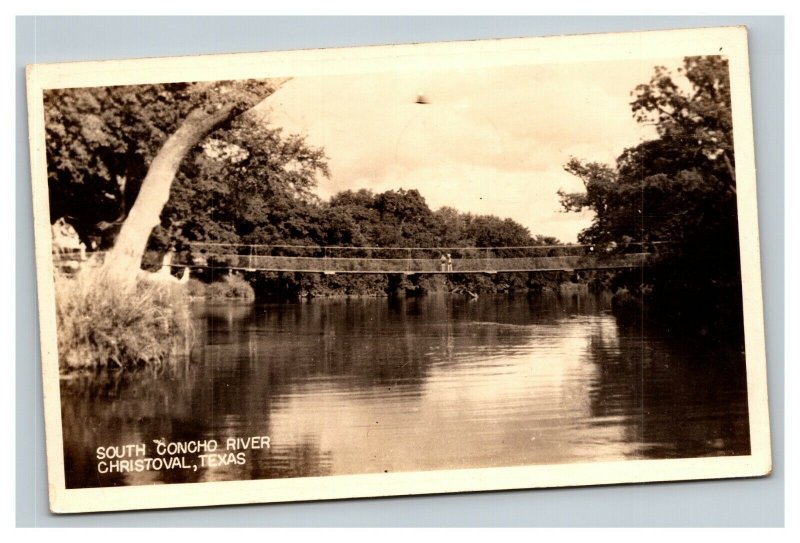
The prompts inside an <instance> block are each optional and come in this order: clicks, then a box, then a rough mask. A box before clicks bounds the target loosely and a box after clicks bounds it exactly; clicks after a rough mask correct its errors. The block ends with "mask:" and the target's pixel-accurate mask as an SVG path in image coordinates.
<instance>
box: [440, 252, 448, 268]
mask: <svg viewBox="0 0 800 543" xmlns="http://www.w3.org/2000/svg"><path fill="white" fill-rule="evenodd" d="M439 260H440V262H441V266H440V269H441V271H447V257H446V256H444V253H442V258H440V259H439Z"/></svg>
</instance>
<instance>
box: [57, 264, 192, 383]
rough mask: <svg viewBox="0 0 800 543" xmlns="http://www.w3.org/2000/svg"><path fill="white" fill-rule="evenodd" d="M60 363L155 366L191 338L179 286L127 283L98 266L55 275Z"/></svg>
mask: <svg viewBox="0 0 800 543" xmlns="http://www.w3.org/2000/svg"><path fill="white" fill-rule="evenodd" d="M56 319H57V326H58V328H57V336H58V355H59V357H58V358H59V368H60V369H61V371H62V372H65V371H69V370H73V369H81V368H105V367H108V368H131V367H138V366H158V365H161V364H164V363H166V362H168V361H169V360H170V359H171V358H173V357H175V356H179V355H181V354H186V353H188V351H189V349H190V348H191V342H192V340H193V335H194V333H193V329H192V320H191V313H190V309H189V296H188V294H187V293H186V290H185V288H184V287H183V285H178V284H164V283H155V282H146V281H137V282H135V283H133V284H130V285H128V284H125V283H123V282H120V281H119V280H116V279H114V278H113V277H110V276H109V275H107V274H105V273H104V272H103V271H102V269H100V268H98V269H90V270H84V271H82V272H81V273H79V274H77V275H76V276H75V277H74V278H68V277H64V276H57V277H56Z"/></svg>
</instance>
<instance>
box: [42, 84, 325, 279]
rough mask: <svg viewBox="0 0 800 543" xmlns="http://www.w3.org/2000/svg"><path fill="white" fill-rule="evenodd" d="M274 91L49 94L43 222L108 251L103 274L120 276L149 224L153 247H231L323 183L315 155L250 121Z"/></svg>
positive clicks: (137, 255) (134, 262)
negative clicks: (64, 224)
mask: <svg viewBox="0 0 800 543" xmlns="http://www.w3.org/2000/svg"><path fill="white" fill-rule="evenodd" d="M280 84H281V82H280V81H254V80H250V81H237V82H224V81H223V82H210V83H209V82H206V83H185V84H170V85H137V86H128V87H100V88H89V89H63V90H55V91H48V93H47V94H46V96H45V115H46V127H47V154H48V168H49V169H48V176H49V184H50V194H51V214H52V217H53V218H54V219H55V218H58V217H60V216H65V215H66V216H69V217H70V221H71V222H72V223H73V224H74V225H75V227H76V229H77V230H78V232H79V234H80V235H81V237H82V239H83V240H84V241H85V242H87V244H89V245H92V242H94V243H95V244H97V245H98V246H99V247H100V248H107V247H109V246H111V245H112V244H113V249H112V250H111V251H110V252H109V254H108V256H107V260H106V262H107V266H108V268H109V269H110V270H112V271H113V272H114V273H115V274H117V275H120V276H123V277H127V278H130V277H132V276H133V275H134V274H135V273H136V272H137V271H138V269H139V266H140V263H141V255H142V252H143V251H144V249H145V246H146V244H147V242H148V239H149V238H150V236H151V232H152V231H153V228H155V227H157V226H158V227H159V228H158V229H157V231H156V233H155V235H154V236H153V238H152V239H151V243H153V242H155V244H156V245H158V244H159V243H160V244H161V245H169V244H171V243H174V242H175V241H178V242H180V241H181V240H183V241H187V240H197V239H200V240H206V239H214V240H221V241H234V240H236V239H238V237H239V236H242V235H247V234H249V233H252V232H254V231H257V230H258V229H259V227H261V226H263V225H264V223H265V221H269V220H270V216H269V215H270V211H271V207H270V206H271V204H276V203H277V200H282V199H283V200H287V199H289V200H291V199H297V198H308V197H309V194H310V189H311V187H313V185H314V183H315V182H316V176H317V175H318V174H322V175H326V174H327V167H326V165H325V157H324V154H323V153H322V152H321V151H320V150H317V149H313V148H309V147H308V146H306V145H305V143H304V141H303V140H302V139H301V138H299V137H296V136H288V137H287V136H284V135H282V134H281V132H280V130H276V129H270V128H269V127H268V126H267V124H266V122H265V120H264V119H259V118H256V116H255V115H254V114H252V113H247V112H248V111H249V110H250V109H251V108H252V107H253V106H254V105H255V104H257V103H259V102H260V101H262V100H263V99H264V98H265V97H267V96H269V95H270V94H271V93H272V92H274V90H275V89H276V88H277V87H278V86H279V85H280ZM211 132H213V133H214V137H213V138H208V139H206V136H207V135H208V134H209V133H211ZM200 142H203V145H202V146H200V145H197V144H198V143H200ZM173 179H177V183H175V185H176V187H177V189H176V191H175V192H176V194H172V196H171V189H172V187H173ZM254 196H255V197H254ZM167 202H169V205H167ZM165 206H166V207H165ZM283 207H285V208H291V205H290V204H288V203H285V205H284V206H283Z"/></svg>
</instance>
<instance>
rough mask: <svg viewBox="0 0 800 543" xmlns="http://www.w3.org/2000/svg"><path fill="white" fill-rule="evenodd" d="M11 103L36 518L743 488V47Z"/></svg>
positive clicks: (278, 59)
mask: <svg viewBox="0 0 800 543" xmlns="http://www.w3.org/2000/svg"><path fill="white" fill-rule="evenodd" d="M27 85H28V87H27V92H28V108H29V126H30V149H31V165H32V190H33V204H34V222H35V240H36V265H37V287H38V303H39V319H40V325H41V352H42V361H41V363H42V372H43V383H44V398H43V401H44V407H45V409H44V414H45V425H46V447H47V460H48V477H49V497H50V508H51V510H52V511H54V512H57V513H75V512H87V511H109V510H126V509H153V508H167V507H188V506H211V505H221V504H239V503H259V502H260V503H267V502H285V501H302V500H328V499H337V498H355V497H377V496H395V495H413V494H430V493H452V492H473V491H483V490H498V489H534V488H541V487H557V486H578V485H598V484H611V483H641V482H649V481H675V480H692V479H717V478H731V477H749V476H761V475H766V474H769V473H770V471H771V453H770V436H769V416H768V409H767V384H766V356H765V349H764V327H763V311H762V298H761V277H760V258H759V245H758V244H759V240H758V220H757V207H756V174H755V172H756V170H755V160H754V141H753V127H752V119H751V103H750V81H749V64H748V50H747V31H746V29H745V28H744V27H728V28H703V29H690V30H674V31H654V32H632V33H620V34H593V35H577V36H562V37H536V38H519V39H500V40H481V41H470V42H446V43H428V44H409V45H393V46H375V47H360V48H334V49H320V50H302V51H286V52H269V53H242V54H227V55H213V56H190V57H178V58H149V59H131V60H119V61H102V62H76V63H63V64H41V65H32V66H29V67H28V72H27Z"/></svg>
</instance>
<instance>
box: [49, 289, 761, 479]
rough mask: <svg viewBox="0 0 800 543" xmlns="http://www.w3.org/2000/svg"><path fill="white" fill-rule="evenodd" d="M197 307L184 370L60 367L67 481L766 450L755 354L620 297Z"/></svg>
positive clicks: (423, 467)
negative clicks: (750, 402) (668, 326)
mask: <svg viewBox="0 0 800 543" xmlns="http://www.w3.org/2000/svg"><path fill="white" fill-rule="evenodd" d="M195 315H196V329H197V335H198V340H197V345H196V347H195V349H194V350H193V352H192V354H191V357H189V358H188V359H186V360H183V361H181V362H180V363H178V364H176V365H174V366H171V367H169V368H164V369H162V370H158V371H150V370H148V371H141V372H134V373H125V374H102V375H91V376H88V375H84V376H78V377H72V378H69V379H64V380H62V384H61V391H62V401H61V404H62V415H63V432H64V455H65V473H66V481H67V486H68V487H69V488H76V487H91V486H112V485H120V484H126V485H130V484H152V483H162V482H163V483H174V482H175V483H176V482H195V481H220V480H240V479H265V478H277V477H302V476H312V475H339V474H351V473H377V472H401V471H419V470H435V469H447V468H466V467H495V466H516V465H524V464H554V463H568V462H586V461H606V460H624V459H641V458H681V457H697V456H717V455H742V454H745V455H746V454H749V451H750V445H749V432H748V414H747V394H746V379H745V368H744V356H743V355H742V353H740V352H738V351H731V350H728V349H725V348H723V347H720V346H719V345H717V346H712V343H713V342H710V341H709V342H708V343H709V344H698V343H696V342H688V341H684V340H681V339H680V338H675V337H670V336H667V335H665V334H663V333H659V331H658V330H652V329H646V330H645V329H643V328H642V327H637V326H630V327H626V326H621V325H620V324H618V323H617V320H616V318H615V317H614V316H613V315H612V314H611V313H610V300H609V297H608V295H602V294H600V295H591V294H586V293H582V294H566V295H565V294H556V293H551V294H542V295H524V294H522V295H519V294H517V295H505V294H500V295H482V296H481V297H480V299H478V300H476V301H470V300H468V299H466V298H465V297H461V296H451V295H439V296H426V297H422V298H406V299H381V298H377V299H335V300H313V301H308V302H296V303H274V304H255V305H240V304H235V303H231V304H219V305H198V306H197V307H196V308H195ZM248 436H269V448H266V447H264V448H260V449H248V450H247V451H246V452H245V455H244V462H234V461H230V460H231V459H230V458H227V460H223V459H221V458H217V459H213V460H212V459H208V460H207V464H208V465H205V466H203V465H202V464H200V462H199V461H198V459H197V455H195V456H192V455H185V457H186V458H184V459H183V460H182V462H183V463H182V464H181V466H180V467H178V468H173V469H149V470H147V469H144V470H140V471H137V470H136V469H132V470H126V469H123V468H124V466H123V468H120V467H119V466H118V465H117V466H116V468H117V469H111V468H109V466H110V465H111V464H110V463H109V462H106V463H105V464H101V462H100V461H99V459H98V456H97V447H99V446H103V447H106V446H119V445H125V444H145V445H146V448H147V453H146V456H147V457H155V456H156V452H155V448H156V442H157V441H162V443H168V442H191V441H195V442H196V441H198V440H215V442H216V443H217V444H219V446H220V449H219V450H218V451H216V452H217V453H222V452H227V451H224V448H225V447H224V445H225V443H227V439H229V438H238V437H242V438H245V437H248ZM206 442H207V443H210V441H206ZM261 444H263V442H262V443H261ZM237 450H239V449H237ZM201 452H202V451H201ZM181 456H184V455H181ZM187 458H188V460H187ZM187 462H188V464H186V463H187ZM212 464H213V465H212ZM195 466H199V469H196V467H195ZM112 467H113V466H112Z"/></svg>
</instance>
